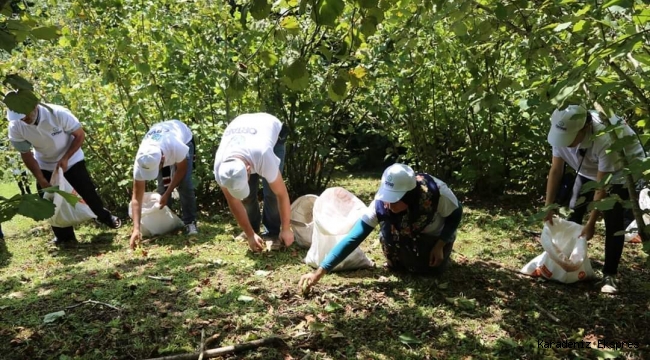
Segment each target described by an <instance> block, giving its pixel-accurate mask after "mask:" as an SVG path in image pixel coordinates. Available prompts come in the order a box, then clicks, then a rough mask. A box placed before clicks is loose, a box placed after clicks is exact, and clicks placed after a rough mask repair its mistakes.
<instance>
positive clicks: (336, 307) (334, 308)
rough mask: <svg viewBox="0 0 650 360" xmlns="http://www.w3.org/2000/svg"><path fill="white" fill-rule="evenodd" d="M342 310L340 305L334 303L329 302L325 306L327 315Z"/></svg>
mask: <svg viewBox="0 0 650 360" xmlns="http://www.w3.org/2000/svg"><path fill="white" fill-rule="evenodd" d="M342 309H343V306H341V304H337V303H335V302H334V301H330V302H329V303H328V304H327V306H325V311H327V312H329V313H331V312H335V311H337V310H342Z"/></svg>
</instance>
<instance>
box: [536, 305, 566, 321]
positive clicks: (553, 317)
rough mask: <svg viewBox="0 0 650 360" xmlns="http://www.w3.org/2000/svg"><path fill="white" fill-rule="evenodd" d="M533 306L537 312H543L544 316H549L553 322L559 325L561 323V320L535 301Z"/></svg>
mask: <svg viewBox="0 0 650 360" xmlns="http://www.w3.org/2000/svg"><path fill="white" fill-rule="evenodd" d="M533 305H535V307H536V308H537V310H539V311H541V312H542V314H544V315H546V316H548V317H549V318H550V319H551V320H553V321H555V322H556V323H559V322H560V319H559V318H558V317H557V316H555V315H553V314H551V312H550V311H548V310H546V309H544V308H543V307H541V306H540V305H539V304H538V303H536V302H534V301H533Z"/></svg>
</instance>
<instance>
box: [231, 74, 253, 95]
mask: <svg viewBox="0 0 650 360" xmlns="http://www.w3.org/2000/svg"><path fill="white" fill-rule="evenodd" d="M247 85H248V79H246V77H245V75H244V74H243V73H242V72H240V71H235V72H234V73H233V74H232V75H231V76H230V77H229V78H228V89H227V91H228V92H229V93H230V94H233V95H235V96H239V95H241V94H243V93H244V91H245V90H246V86H247Z"/></svg>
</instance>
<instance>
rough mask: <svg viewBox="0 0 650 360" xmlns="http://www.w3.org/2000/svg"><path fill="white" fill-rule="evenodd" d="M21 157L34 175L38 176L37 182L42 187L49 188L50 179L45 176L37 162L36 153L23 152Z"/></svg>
mask: <svg viewBox="0 0 650 360" xmlns="http://www.w3.org/2000/svg"><path fill="white" fill-rule="evenodd" d="M20 157H21V158H22V159H23V163H24V164H25V166H26V167H27V168H28V169H29V171H31V172H32V174H34V177H36V182H37V183H38V185H39V186H40V187H41V188H48V187H50V180H49V179H46V178H45V176H43V172H42V171H41V167H40V166H38V162H36V159H35V158H34V153H32V152H31V150H30V151H27V152H21V153H20Z"/></svg>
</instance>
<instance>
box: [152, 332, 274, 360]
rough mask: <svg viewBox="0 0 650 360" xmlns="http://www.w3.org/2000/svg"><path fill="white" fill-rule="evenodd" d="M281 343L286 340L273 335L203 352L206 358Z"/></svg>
mask: <svg viewBox="0 0 650 360" xmlns="http://www.w3.org/2000/svg"><path fill="white" fill-rule="evenodd" d="M279 344H284V340H282V338H281V337H278V336H271V337H268V338H265V339H259V340H253V341H249V342H246V343H243V344H237V345H230V346H224V347H220V348H217V349H211V350H205V351H204V352H203V353H202V354H203V358H204V359H211V358H215V357H217V356H221V355H225V354H231V353H238V352H242V351H247V350H253V349H255V348H258V347H260V346H267V345H279ZM199 356H201V353H196V354H179V355H170V356H163V357H159V358H154V359H148V360H196V359H198V358H199Z"/></svg>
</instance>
